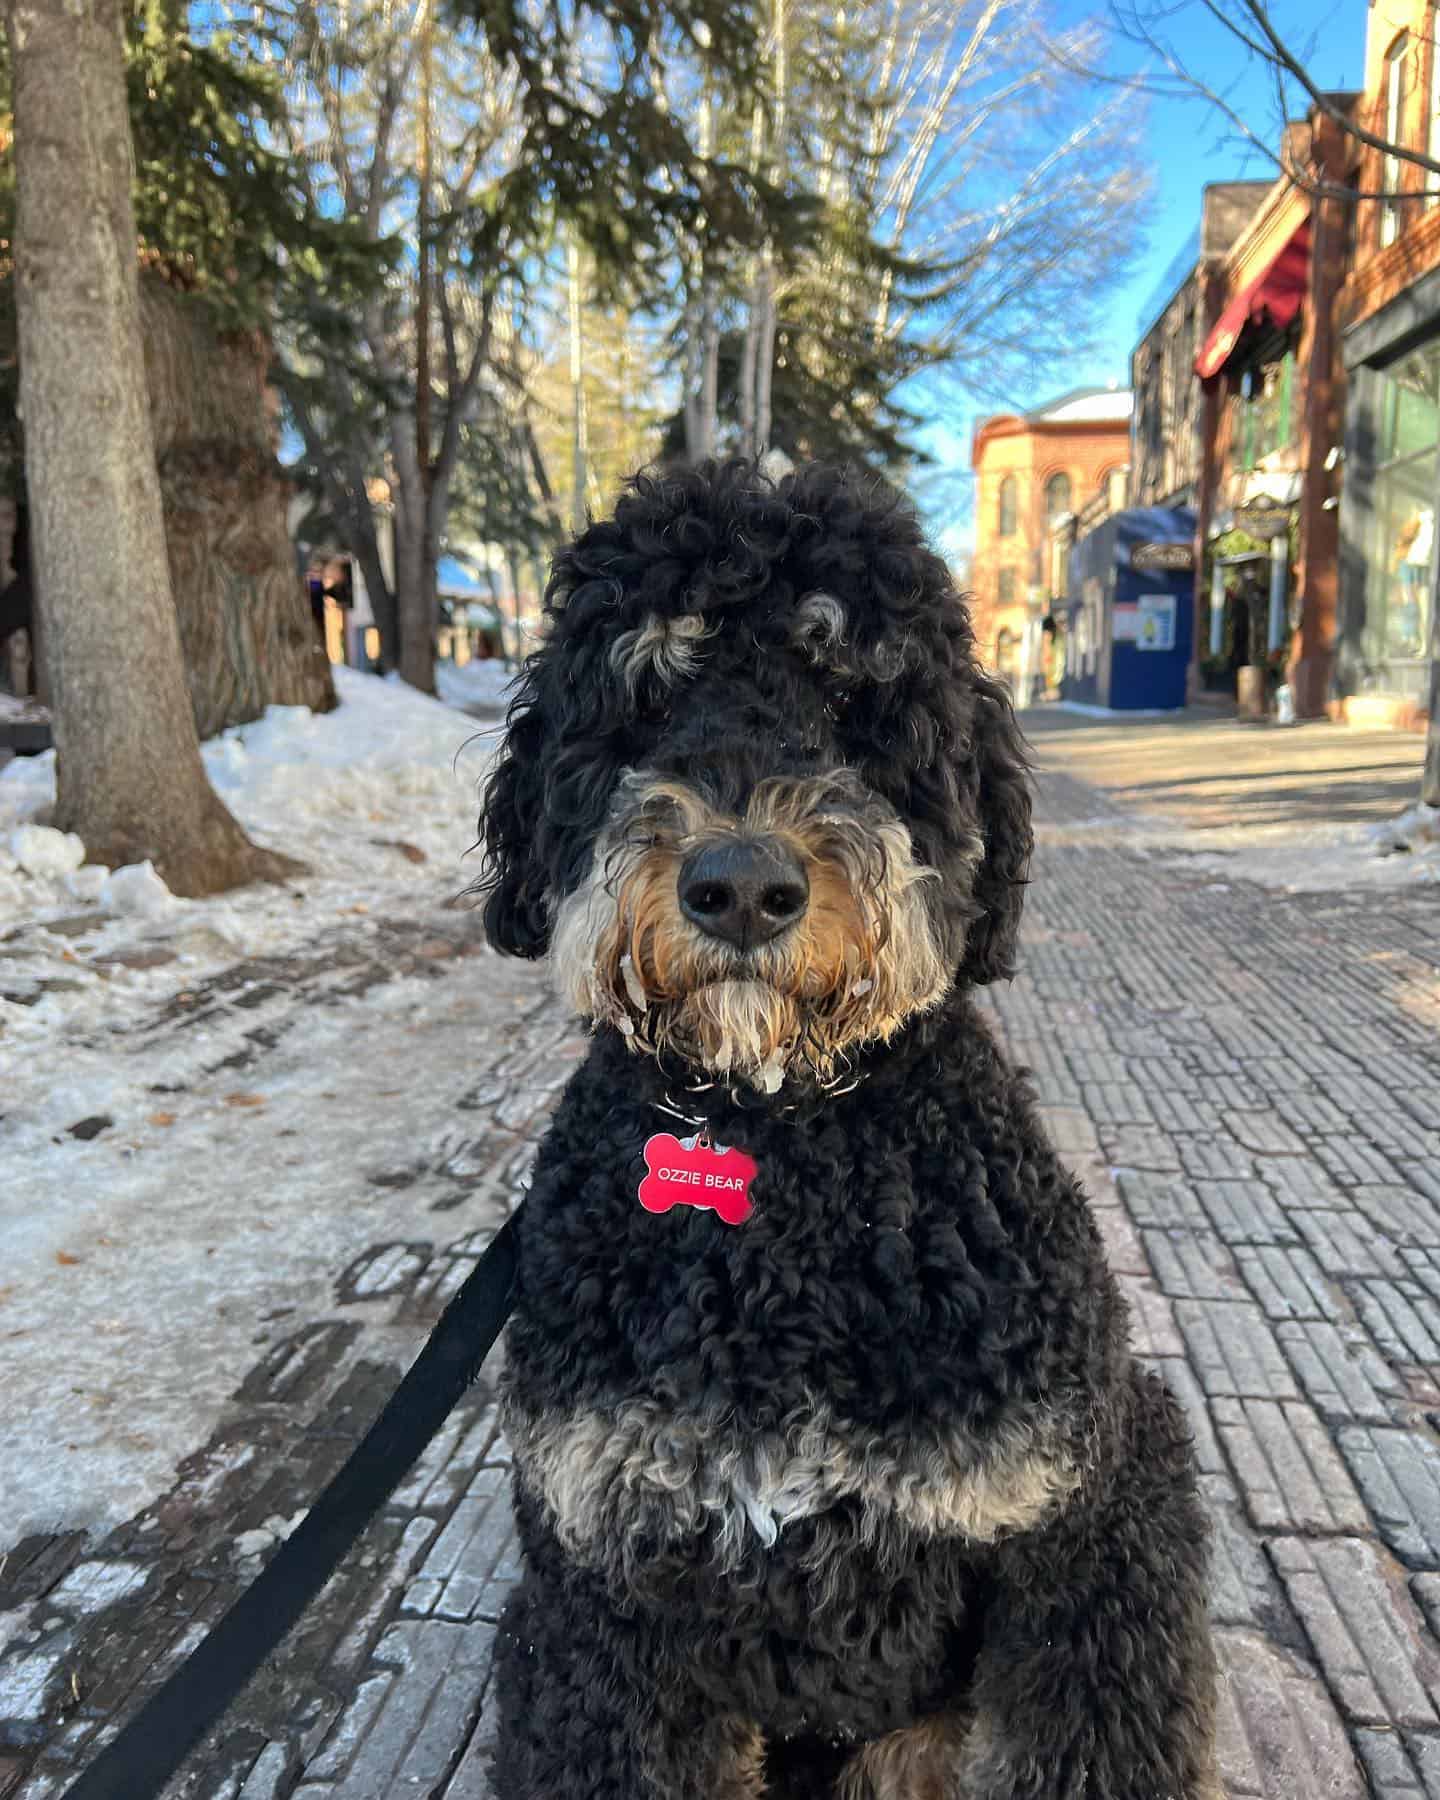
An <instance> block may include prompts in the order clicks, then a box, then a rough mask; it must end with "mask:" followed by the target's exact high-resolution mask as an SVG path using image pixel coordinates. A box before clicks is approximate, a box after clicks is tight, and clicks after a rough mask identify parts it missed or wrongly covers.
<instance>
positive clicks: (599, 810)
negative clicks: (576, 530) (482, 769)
mask: <svg viewBox="0 0 1440 1800" xmlns="http://www.w3.org/2000/svg"><path fill="white" fill-rule="evenodd" d="M594 529H595V528H593V527H592V532H591V535H594ZM584 542H585V540H583V539H582V540H581V543H582V545H583V543H584ZM578 548H579V546H575V547H572V549H571V550H570V551H567V552H564V553H562V555H561V556H560V557H559V558H558V559H557V561H556V566H555V574H554V576H553V578H552V580H551V584H550V590H549V593H548V595H547V609H546V610H547V618H548V624H549V627H550V629H549V634H548V636H547V638H546V640H545V642H544V643H543V644H542V645H541V646H540V648H539V649H538V650H536V651H534V652H533V653H532V654H531V656H530V657H529V658H528V659H527V661H526V663H525V667H524V670H523V672H522V674H521V677H520V683H519V687H518V688H517V690H516V694H515V698H514V700H513V701H512V702H511V705H510V711H509V714H508V716H507V721H506V724H507V730H506V737H505V744H504V747H503V749H502V750H501V752H500V754H499V756H498V757H497V758H496V760H495V765H494V768H493V769H492V770H491V772H490V775H489V778H488V779H487V781H486V783H485V794H484V803H483V810H482V812H481V816H480V834H481V838H482V841H483V843H484V846H485V866H484V870H483V872H482V873H481V876H480V879H479V881H478V882H477V883H476V885H475V890H474V891H475V892H476V893H478V894H480V895H482V896H483V897H484V902H485V935H486V937H487V938H488V939H489V940H490V942H491V943H492V944H493V945H494V946H495V948H496V949H497V950H502V951H504V952H505V953H506V954H507V955H509V956H525V957H538V956H543V955H544V954H545V952H546V950H547V949H548V948H549V943H550V922H551V915H552V912H553V910H554V905H555V903H556V902H557V901H558V900H559V898H560V897H561V896H562V895H563V894H566V893H568V892H569V891H570V890H571V889H572V888H573V887H575V886H576V885H577V884H578V883H579V881H580V880H581V879H582V878H583V876H584V874H585V871H586V869H587V868H588V867H589V863H590V856H591V853H592V850H593V847H594V843H595V839H596V836H597V835H598V834H599V831H600V828H601V826H602V825H603V824H604V822H605V818H606V814H607V812H608V810H609V806H610V798H611V795H612V794H613V792H614V788H615V783H616V780H617V779H618V777H619V774H620V771H621V769H622V768H623V767H624V766H625V761H626V749H627V743H626V728H625V718H626V714H625V709H624V707H623V706H622V705H621V703H620V698H619V693H618V688H617V677H616V674H615V671H614V669H613V668H612V667H611V665H610V660H609V658H608V657H607V655H606V650H607V648H608V645H609V642H610V637H609V633H608V632H607V630H606V629H605V615H606V614H607V613H608V612H610V611H611V610H612V609H613V606H614V604H615V598H614V596H615V588H614V583H613V582H610V581H597V580H594V579H590V580H586V579H584V570H583V568H581V567H578V566H577V560H576V556H575V551H576V549H578ZM577 577H579V579H578V584H577Z"/></svg>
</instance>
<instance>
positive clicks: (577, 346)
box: [565, 231, 590, 537]
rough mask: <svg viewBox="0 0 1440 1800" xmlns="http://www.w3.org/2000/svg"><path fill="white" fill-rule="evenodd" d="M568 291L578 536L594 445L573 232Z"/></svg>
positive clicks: (573, 507)
mask: <svg viewBox="0 0 1440 1800" xmlns="http://www.w3.org/2000/svg"><path fill="white" fill-rule="evenodd" d="M565 273H566V291H567V295H568V298H569V303H570V306H569V314H570V479H571V482H572V483H573V485H574V493H573V495H572V497H571V501H570V529H571V530H572V531H573V532H574V533H575V535H576V536H577V537H578V536H579V535H580V533H581V532H582V531H584V529H585V526H586V524H587V523H588V520H587V517H586V511H585V489H586V485H587V476H588V469H589V457H590V446H589V444H588V442H587V441H586V434H585V346H584V338H583V335H582V333H583V325H582V321H581V314H580V245H579V243H578V242H577V240H576V237H575V233H574V232H573V231H572V232H571V233H570V235H569V240H568V242H567V243H566V246H565Z"/></svg>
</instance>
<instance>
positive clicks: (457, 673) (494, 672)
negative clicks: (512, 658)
mask: <svg viewBox="0 0 1440 1800" xmlns="http://www.w3.org/2000/svg"><path fill="white" fill-rule="evenodd" d="M514 680H515V670H514V669H512V668H511V667H510V666H509V664H508V663H505V662H502V661H501V660H500V659H499V658H498V657H493V656H492V657H490V658H488V659H487V660H486V661H484V662H468V663H466V664H465V666H464V667H463V668H457V667H456V665H455V664H454V663H452V662H441V663H436V665H435V686H436V687H437V689H438V690H439V693H440V698H441V699H442V700H444V701H446V702H447V703H448V704H449V705H451V706H459V707H467V706H478V707H483V708H485V709H486V711H494V712H498V711H501V710H503V708H504V707H506V706H508V705H509V703H510V694H511V689H512V686H513V683H514Z"/></svg>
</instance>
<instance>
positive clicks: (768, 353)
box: [755, 245, 775, 456]
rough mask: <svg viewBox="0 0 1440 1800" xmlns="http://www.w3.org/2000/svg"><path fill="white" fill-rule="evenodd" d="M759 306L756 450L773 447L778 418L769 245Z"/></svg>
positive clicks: (758, 452)
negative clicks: (775, 411) (773, 400)
mask: <svg viewBox="0 0 1440 1800" xmlns="http://www.w3.org/2000/svg"><path fill="white" fill-rule="evenodd" d="M755 306H756V310H757V311H758V313H759V323H758V325H757V326H756V332H755V454H756V456H763V455H764V454H765V452H766V451H767V450H768V449H769V448H770V432H771V430H772V429H773V425H774V418H773V408H772V404H771V398H770V396H771V393H772V390H773V384H774V377H775V264H774V260H773V257H772V254H771V251H770V248H769V246H768V245H767V246H766V249H765V255H764V259H763V261H762V263H761V267H760V279H759V281H758V282H757V283H756V294H755Z"/></svg>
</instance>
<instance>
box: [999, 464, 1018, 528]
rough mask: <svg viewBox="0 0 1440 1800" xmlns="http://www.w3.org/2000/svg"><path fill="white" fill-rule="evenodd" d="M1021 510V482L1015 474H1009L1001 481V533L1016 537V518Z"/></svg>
mask: <svg viewBox="0 0 1440 1800" xmlns="http://www.w3.org/2000/svg"><path fill="white" fill-rule="evenodd" d="M1019 511H1020V483H1019V482H1018V481H1017V480H1016V479H1015V477H1014V476H1013V475H1007V476H1006V477H1005V479H1004V480H1003V481H1002V482H1001V483H1000V535H1001V537H1014V535H1015V526H1016V519H1017V516H1018V514H1019Z"/></svg>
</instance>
